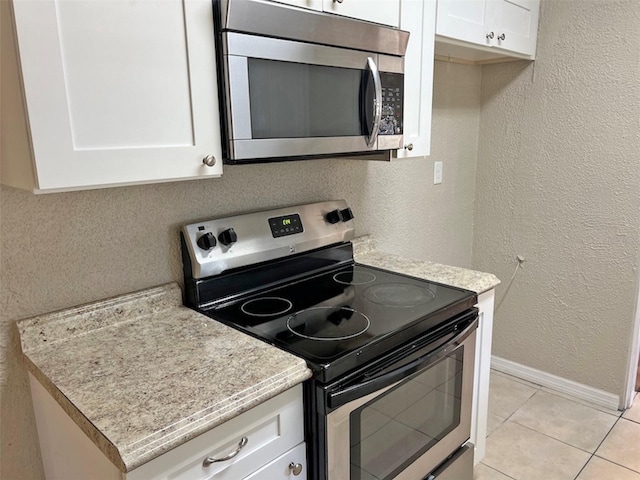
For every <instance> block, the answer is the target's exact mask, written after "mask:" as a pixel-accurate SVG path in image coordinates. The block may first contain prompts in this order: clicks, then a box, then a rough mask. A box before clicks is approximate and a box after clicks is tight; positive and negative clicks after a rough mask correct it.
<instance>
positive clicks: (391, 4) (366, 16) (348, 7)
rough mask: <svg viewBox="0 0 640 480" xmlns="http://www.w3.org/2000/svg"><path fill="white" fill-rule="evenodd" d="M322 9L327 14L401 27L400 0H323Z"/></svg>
mask: <svg viewBox="0 0 640 480" xmlns="http://www.w3.org/2000/svg"><path fill="white" fill-rule="evenodd" d="M322 9H323V10H324V11H325V12H327V13H335V14H337V15H343V16H345V17H351V18H358V19H360V20H366V21H368V22H375V23H382V24H384V25H391V26H392V27H397V26H398V25H400V0H343V1H342V2H340V1H338V0H323V2H322Z"/></svg>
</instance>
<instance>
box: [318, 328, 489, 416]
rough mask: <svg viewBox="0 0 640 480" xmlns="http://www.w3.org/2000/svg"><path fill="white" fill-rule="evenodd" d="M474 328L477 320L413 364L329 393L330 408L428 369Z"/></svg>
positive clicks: (458, 344)
mask: <svg viewBox="0 0 640 480" xmlns="http://www.w3.org/2000/svg"><path fill="white" fill-rule="evenodd" d="M476 328H478V319H477V318H476V319H475V320H474V321H473V322H472V323H471V324H469V325H468V326H467V327H466V328H465V329H464V330H462V331H461V332H460V333H459V334H458V335H456V336H455V337H453V338H452V339H451V340H449V341H448V342H447V343H445V344H443V345H441V346H440V347H438V349H437V350H435V351H431V352H429V353H427V354H426V355H423V356H422V357H420V358H417V359H415V360H414V361H413V362H411V363H408V364H406V365H404V366H402V367H400V368H398V369H397V370H394V371H392V372H388V373H385V374H384V375H380V376H379V377H374V378H372V379H370V380H367V381H364V382H360V383H358V384H356V385H352V386H350V387H347V388H344V389H342V390H337V391H335V392H331V393H329V394H328V400H329V406H330V408H332V409H334V408H338V407H340V406H342V405H346V404H347V403H349V402H352V401H354V400H357V399H358V398H361V397H364V396H365V395H369V394H371V393H374V392H376V391H378V390H383V389H385V388H387V387H390V386H392V385H393V384H395V383H397V382H399V381H400V380H402V379H404V378H406V377H408V376H409V375H412V374H413V373H415V372H418V371H420V370H422V369H424V368H425V367H428V366H429V365H431V364H432V363H435V362H436V361H438V360H439V359H441V358H442V357H444V356H445V355H447V354H449V353H451V352H452V351H454V350H455V349H457V348H458V347H459V346H460V345H461V344H462V342H463V341H464V340H465V339H466V338H467V337H469V335H471V334H472V333H473V331H474V330H475V329H476Z"/></svg>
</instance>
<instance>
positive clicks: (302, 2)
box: [274, 0, 322, 12]
mask: <svg viewBox="0 0 640 480" xmlns="http://www.w3.org/2000/svg"><path fill="white" fill-rule="evenodd" d="M274 1H276V2H278V3H286V4H287V5H293V6H295V7H302V8H309V9H311V10H318V11H319V12H321V11H322V0H274Z"/></svg>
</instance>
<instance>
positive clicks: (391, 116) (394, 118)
mask: <svg viewBox="0 0 640 480" xmlns="http://www.w3.org/2000/svg"><path fill="white" fill-rule="evenodd" d="M380 81H381V83H382V119H381V120H380V132H379V135H401V134H402V109H403V104H404V103H403V102H404V75H402V74H401V73H386V72H380Z"/></svg>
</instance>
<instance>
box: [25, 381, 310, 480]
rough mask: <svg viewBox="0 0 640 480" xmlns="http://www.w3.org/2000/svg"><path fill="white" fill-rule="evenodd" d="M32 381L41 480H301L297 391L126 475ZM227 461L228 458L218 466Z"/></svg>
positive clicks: (301, 429) (303, 451)
mask: <svg viewBox="0 0 640 480" xmlns="http://www.w3.org/2000/svg"><path fill="white" fill-rule="evenodd" d="M30 379H31V391H32V396H33V404H34V410H35V414H36V424H37V428H38V437H39V440H40V450H41V453H42V460H43V464H44V469H45V476H46V478H47V480H68V479H70V478H78V479H80V478H87V479H88V478H90V479H92V480H205V479H206V480H240V479H244V478H247V479H249V478H250V479H252V480H258V479H264V480H272V479H273V480H279V479H292V480H293V479H296V480H298V479H306V474H307V473H306V472H307V461H306V447H305V443H304V417H303V404H302V386H300V385H298V386H296V387H293V388H291V389H289V390H287V391H285V392H283V393H281V394H279V395H278V396H276V397H273V398H271V399H269V400H267V401H266V402H264V403H261V404H260V405H258V406H256V407H254V408H252V409H251V410H248V411H247V412H244V413H242V414H240V415H238V416H237V417H235V418H232V419H231V420H229V421H227V422H225V423H223V424H221V425H219V426H217V427H215V428H213V429H211V430H209V431H207V432H205V433H203V434H201V435H199V436H197V437H195V438H193V439H191V440H189V441H188V442H187V443H184V444H182V445H180V446H178V447H176V448H174V449H172V450H169V451H168V452H166V453H164V454H163V455H161V456H159V457H157V458H155V459H153V460H151V461H149V462H147V463H145V464H143V465H141V466H140V467H138V468H135V469H133V470H131V471H130V472H128V473H126V474H125V473H123V472H121V471H120V470H119V469H118V468H117V467H116V466H115V465H114V464H113V463H111V461H109V460H108V459H107V457H106V456H105V455H104V454H103V453H102V452H101V451H100V450H99V449H98V447H96V446H95V445H94V444H93V443H92V442H91V440H89V438H87V436H86V435H85V434H84V433H83V432H82V431H81V430H80V428H79V427H78V426H77V425H76V424H75V423H74V422H73V420H71V419H70V418H69V416H67V415H66V413H65V412H64V411H63V409H62V408H61V407H60V405H58V403H57V402H56V401H55V400H54V399H53V398H52V397H51V395H50V394H49V393H48V392H47V391H46V390H45V389H44V388H43V387H42V385H41V384H40V383H39V382H38V381H37V380H35V379H34V378H33V377H31V376H30ZM177 408H179V406H177ZM236 451H237V453H236V454H235V455H232V454H233V453H234V452H236ZM225 457H231V458H228V459H227V460H224V458H225ZM207 459H209V460H210V461H207ZM213 460H218V461H213Z"/></svg>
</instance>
